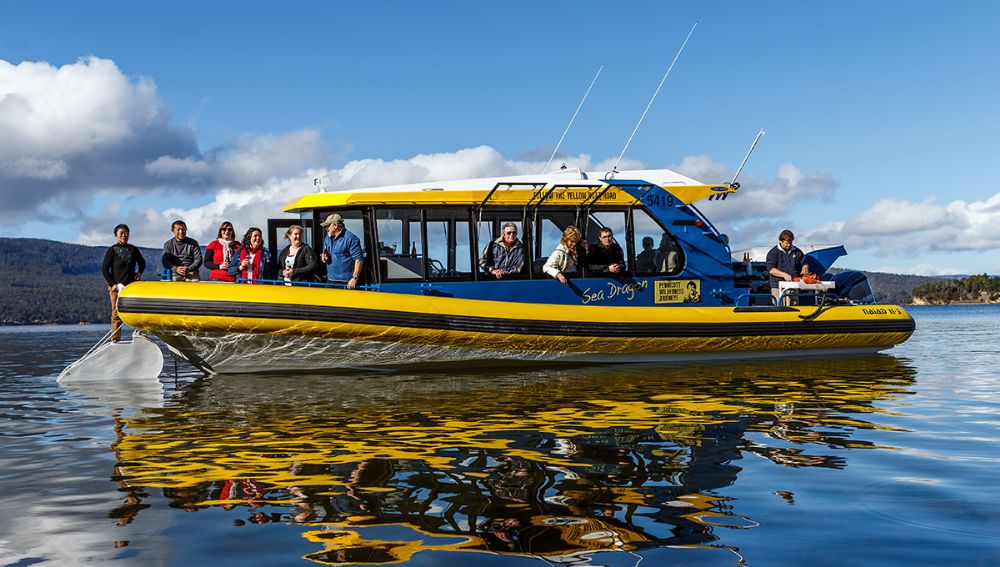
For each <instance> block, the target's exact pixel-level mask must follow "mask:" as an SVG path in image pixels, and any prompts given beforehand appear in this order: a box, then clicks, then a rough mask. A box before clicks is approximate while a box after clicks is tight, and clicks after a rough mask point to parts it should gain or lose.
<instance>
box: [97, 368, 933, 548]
mask: <svg viewBox="0 0 1000 567" xmlns="http://www.w3.org/2000/svg"><path fill="white" fill-rule="evenodd" d="M913 378H914V370H913V369H912V368H910V367H909V366H908V365H907V364H906V363H905V362H902V361H899V360H897V359H896V358H894V357H891V356H871V357H863V358H855V359H841V360H822V359H816V360H809V361H795V362H793V361H774V362H760V363H752V364H751V363H741V364H739V365H735V364H734V365H729V364H726V365H723V364H705V365H694V366H683V367H680V366H677V367H648V366H640V367H636V366H628V367H615V368H611V367H602V368H585V369H581V368H572V369H560V370H548V371H545V372H534V373H523V372H517V373H514V372H511V373H509V374H507V375H505V376H490V375H487V374H481V375H475V374H466V375H463V376H457V377H456V376H447V375H433V374H431V375H428V374H421V375H375V374H373V375H365V376H360V377H359V376H351V377H349V378H345V377H342V376H296V377H289V376H214V377H211V378H209V379H205V380H201V381H199V382H197V383H195V384H193V385H192V386H191V387H190V388H189V389H187V390H186V391H184V392H183V394H181V395H180V396H179V397H178V398H176V399H174V400H171V401H170V402H169V403H168V404H167V407H165V408H164V409H162V410H157V412H156V413H155V414H139V415H137V416H135V417H133V418H132V419H129V420H127V421H126V422H125V426H126V427H125V436H124V437H123V438H121V440H120V442H119V443H118V444H117V445H116V455H117V457H118V458H119V460H120V461H122V462H121V463H119V465H120V468H119V471H120V472H121V474H122V475H123V480H124V481H125V482H127V483H128V484H129V485H130V486H132V487H145V489H146V490H149V489H162V490H163V492H164V494H165V495H167V497H168V498H170V500H171V505H172V506H175V507H179V508H184V509H187V510H191V511H195V510H204V509H208V508H213V509H216V510H218V509H219V508H217V507H222V508H226V509H229V510H230V511H231V512H232V513H233V514H234V517H230V518H229V519H228V520H227V521H233V519H234V518H236V522H237V524H239V523H244V522H256V523H273V526H274V528H275V529H279V528H280V529H288V528H289V527H293V528H295V529H300V530H301V531H302V533H303V536H304V537H305V538H306V539H307V540H309V541H310V542H314V544H315V551H314V552H310V553H308V554H306V555H305V557H306V558H307V559H309V560H312V561H315V562H319V563H331V564H336V563H371V564H376V563H393V562H401V561H406V560H409V559H410V558H411V557H412V556H413V554H415V553H417V552H420V551H433V550H438V551H449V552H459V551H466V552H483V551H489V552H494V553H502V554H516V555H531V556H535V557H543V558H545V559H546V560H547V561H550V562H556V563H558V562H574V561H579V560H580V556H581V555H586V554H591V553H594V552H597V551H634V552H636V553H640V554H641V553H642V550H644V549H648V548H652V547H665V546H681V547H690V548H700V547H706V546H708V547H716V548H717V547H726V546H725V542H724V535H723V534H724V533H725V530H729V529H747V528H751V527H753V526H754V525H756V524H755V520H754V518H751V517H746V516H745V515H741V514H740V511H739V509H738V508H739V507H738V504H737V503H735V502H732V501H730V500H729V499H728V498H726V497H725V496H724V493H725V490H723V489H725V487H728V486H730V485H732V484H734V483H735V482H736V480H737V477H738V475H739V473H740V471H741V470H742V468H741V466H740V464H739V463H740V459H741V458H742V457H743V456H748V454H754V455H758V456H760V457H765V458H767V459H769V460H770V461H772V462H773V463H775V465H779V466H786V467H827V468H842V467H845V466H847V463H846V461H845V457H844V455H845V452H844V451H841V450H839V449H840V448H853V449H863V448H876V446H875V445H874V444H873V443H871V442H870V441H866V440H865V432H866V431H870V430H872V429H874V428H876V427H878V428H885V425H884V424H879V423H878V418H879V415H880V413H879V412H880V410H879V408H878V406H877V405H876V402H884V401H885V400H888V399H891V398H894V397H899V396H905V395H908V393H909V391H908V389H909V387H910V385H911V384H912V382H913ZM878 405H883V404H878ZM779 494H780V495H781V496H783V497H785V498H786V499H789V500H791V499H793V498H794V495H793V494H791V493H779ZM387 534H391V537H387Z"/></svg>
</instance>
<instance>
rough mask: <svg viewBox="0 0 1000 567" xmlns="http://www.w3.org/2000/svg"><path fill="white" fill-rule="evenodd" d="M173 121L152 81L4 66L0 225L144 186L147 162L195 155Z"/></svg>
mask: <svg viewBox="0 0 1000 567" xmlns="http://www.w3.org/2000/svg"><path fill="white" fill-rule="evenodd" d="M169 118H170V117H169V112H168V111H167V109H166V107H165V106H164V105H163V103H162V102H161V101H160V100H159V98H158V97H157V95H156V85H155V84H154V83H153V81H152V80H150V79H148V78H144V77H140V78H137V79H130V78H128V77H126V76H125V75H123V74H122V73H121V71H120V70H119V69H118V67H117V66H116V65H115V63H114V62H113V61H109V60H106V59H100V58H97V57H86V58H83V59H80V60H79V61H77V62H75V63H71V64H67V65H63V66H62V67H55V66H53V65H50V64H49V63H45V62H23V63H20V64H17V65H14V64H11V63H9V62H7V61H4V60H0V140H3V143H2V144H0V220H2V221H4V222H16V221H19V220H21V218H22V217H23V216H24V215H34V216H39V215H42V216H43V218H44V213H43V209H44V205H46V204H53V203H57V202H59V201H60V200H65V199H66V198H67V197H70V198H71V199H76V200H79V199H81V198H84V197H87V196H89V195H91V194H92V193H93V192H95V191H100V190H123V191H132V190H138V188H140V187H143V186H146V185H147V182H148V175H147V174H146V173H145V172H144V170H143V168H144V165H145V163H146V162H148V161H151V160H155V159H156V158H159V157H160V156H164V155H172V156H189V155H192V154H195V153H196V152H197V146H196V144H195V141H194V134H193V132H192V131H190V130H188V129H184V128H176V127H173V126H170V125H169V123H168V122H169Z"/></svg>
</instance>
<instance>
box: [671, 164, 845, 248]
mask: <svg viewBox="0 0 1000 567" xmlns="http://www.w3.org/2000/svg"><path fill="white" fill-rule="evenodd" d="M670 167H671V169H675V170H677V171H678V172H680V173H682V174H684V175H687V176H688V177H693V178H695V179H699V180H701V181H702V182H704V183H718V182H721V181H729V180H731V179H732V177H733V173H734V171H733V169H732V168H731V167H729V166H728V165H725V164H720V163H717V162H715V161H713V160H712V159H711V158H709V157H708V156H688V157H685V158H684V159H683V160H682V161H681V163H680V164H677V165H673V166H670ZM739 182H740V190H739V192H738V193H736V194H735V195H733V196H732V197H729V198H728V199H727V200H726V201H724V202H722V201H702V202H699V203H698V205H697V206H698V208H699V209H701V210H702V211H703V212H704V213H705V215H706V216H708V217H709V218H710V219H712V222H713V223H715V224H716V225H717V226H718V227H719V228H720V229H721V230H722V231H723V232H725V233H727V234H729V236H730V238H731V241H732V242H770V241H772V240H774V235H775V234H777V233H778V232H779V231H780V230H781V229H783V228H787V227H788V226H792V225H793V223H791V222H790V220H789V217H790V216H792V212H793V210H794V208H795V207H796V206H800V205H801V204H803V203H808V202H812V201H820V202H823V201H829V200H831V199H832V198H833V197H834V195H835V194H836V191H837V188H838V187H839V185H840V183H839V182H838V181H837V180H836V179H835V178H834V177H833V176H832V175H830V174H829V173H825V172H815V173H811V174H807V173H805V172H803V171H802V170H801V169H799V168H798V167H796V166H795V165H793V164H790V163H786V164H781V165H779V166H778V169H777V171H775V174H774V177H772V178H765V177H761V176H759V175H756V176H755V175H749V174H746V173H744V174H743V176H742V177H740V179H739ZM732 199H738V200H739V206H734V204H733V201H732Z"/></svg>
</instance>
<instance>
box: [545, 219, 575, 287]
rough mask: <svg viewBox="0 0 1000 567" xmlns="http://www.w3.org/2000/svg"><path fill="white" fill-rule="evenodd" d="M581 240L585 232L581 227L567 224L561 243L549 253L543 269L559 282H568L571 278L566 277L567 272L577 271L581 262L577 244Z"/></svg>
mask: <svg viewBox="0 0 1000 567" xmlns="http://www.w3.org/2000/svg"><path fill="white" fill-rule="evenodd" d="M581 240H583V234H581V233H580V229H578V228H576V227H575V226H567V227H566V230H564V231H563V235H562V239H561V240H560V241H559V245H558V246H556V249H555V250H553V251H552V254H551V255H549V259H548V260H547V261H546V262H545V267H543V268H542V271H544V272H545V273H546V274H548V275H550V276H552V277H554V278H556V279H557V280H559V283H562V284H565V283H567V282H568V281H569V280H567V279H566V275H565V274H567V273H572V272H575V271H576V267H577V266H578V265H579V264H580V258H579V257H578V252H577V244H579V243H580V241H581Z"/></svg>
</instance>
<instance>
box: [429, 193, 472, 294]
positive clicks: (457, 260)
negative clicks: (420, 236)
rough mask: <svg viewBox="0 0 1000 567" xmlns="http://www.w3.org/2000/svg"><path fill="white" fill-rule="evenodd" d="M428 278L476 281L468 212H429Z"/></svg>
mask: <svg viewBox="0 0 1000 567" xmlns="http://www.w3.org/2000/svg"><path fill="white" fill-rule="evenodd" d="M427 275H428V277H429V278H430V279H471V278H472V242H471V239H470V234H469V212H468V211H467V210H454V211H448V210H437V211H428V212H427Z"/></svg>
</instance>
